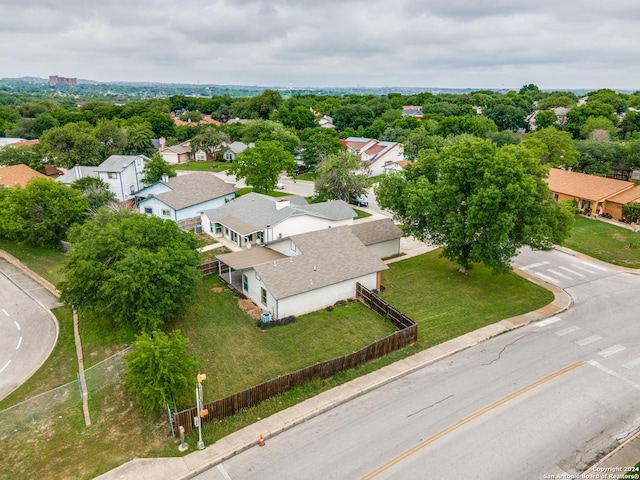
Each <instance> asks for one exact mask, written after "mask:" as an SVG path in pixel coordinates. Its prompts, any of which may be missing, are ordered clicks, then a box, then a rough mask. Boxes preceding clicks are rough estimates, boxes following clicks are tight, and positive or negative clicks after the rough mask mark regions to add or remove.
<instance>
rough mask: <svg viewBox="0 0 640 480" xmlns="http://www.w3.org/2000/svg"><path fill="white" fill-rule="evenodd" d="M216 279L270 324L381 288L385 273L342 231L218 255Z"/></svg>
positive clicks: (315, 233)
mask: <svg viewBox="0 0 640 480" xmlns="http://www.w3.org/2000/svg"><path fill="white" fill-rule="evenodd" d="M217 259H218V260H219V261H220V262H221V264H222V265H224V266H225V267H226V269H225V271H224V272H223V273H222V275H221V277H220V278H222V279H223V280H225V281H227V282H229V283H230V284H231V285H232V286H234V287H235V288H237V289H238V290H239V291H241V292H242V293H244V294H245V295H246V296H247V297H249V298H250V299H251V300H253V302H254V303H255V304H256V305H259V306H261V307H262V308H263V309H264V310H265V311H269V312H271V314H272V317H273V318H275V319H278V318H284V317H287V316H290V315H301V314H304V313H308V312H312V311H314V310H318V309H321V308H324V307H327V306H329V305H333V304H335V303H336V302H338V301H343V300H347V299H349V298H353V297H355V295H356V283H361V284H362V285H364V286H365V287H367V288H369V289H372V290H373V289H379V288H380V274H381V272H382V271H383V270H386V269H387V268H388V267H387V266H386V265H385V263H384V262H383V261H382V260H381V259H380V258H379V257H378V256H377V255H375V254H374V253H372V252H371V251H370V250H368V249H367V247H365V246H364V245H363V243H362V242H361V241H360V240H359V239H358V237H357V236H356V235H355V234H354V233H353V232H352V231H351V229H350V228H349V227H347V226H342V227H336V228H325V229H323V230H317V231H313V232H309V233H302V234H298V235H293V236H291V237H290V238H288V239H283V240H279V241H277V242H274V243H272V244H270V245H269V246H255V247H253V248H251V249H248V250H243V251H240V252H235V253H229V254H223V255H218V256H217Z"/></svg>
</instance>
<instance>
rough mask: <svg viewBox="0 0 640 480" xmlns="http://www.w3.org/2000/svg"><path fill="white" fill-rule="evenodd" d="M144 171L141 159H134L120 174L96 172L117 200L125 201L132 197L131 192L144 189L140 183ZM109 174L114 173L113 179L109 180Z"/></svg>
mask: <svg viewBox="0 0 640 480" xmlns="http://www.w3.org/2000/svg"><path fill="white" fill-rule="evenodd" d="M143 169H144V162H143V160H142V159H141V158H136V160H135V162H132V163H131V164H130V165H128V166H127V168H125V169H124V170H123V171H122V172H102V171H100V172H98V176H99V178H101V179H102V180H104V182H105V183H106V184H107V185H108V186H109V190H111V191H112V192H113V193H114V194H115V195H116V197H118V200H120V201H125V200H128V199H130V198H133V197H132V195H131V194H132V193H133V192H137V191H138V190H140V189H142V187H144V184H143V183H142V177H143V173H142V170H143ZM109 173H115V178H109Z"/></svg>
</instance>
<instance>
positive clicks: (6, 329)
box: [0, 259, 58, 399]
mask: <svg viewBox="0 0 640 480" xmlns="http://www.w3.org/2000/svg"><path fill="white" fill-rule="evenodd" d="M27 292H28V293H27ZM45 305H46V307H45ZM54 305H56V300H55V298H54V297H53V295H52V294H50V293H48V292H47V291H46V290H45V289H44V288H42V287H41V286H40V285H38V284H37V283H36V282H34V281H33V280H32V279H31V278H29V277H27V276H26V275H24V274H23V273H22V272H20V271H19V270H18V269H16V268H15V267H13V266H12V265H10V264H9V263H7V262H6V261H5V260H3V259H0V399H2V398H4V397H6V396H7V395H8V394H9V393H11V392H12V391H13V390H15V389H16V388H17V387H18V386H20V385H21V384H22V383H23V382H25V381H26V380H27V379H28V378H29V377H30V376H31V375H33V373H34V372H35V371H36V370H37V369H38V368H39V367H40V366H41V365H42V364H43V363H44V361H45V360H46V359H47V357H48V356H49V354H50V353H51V350H52V349H53V347H54V346H55V344H56V341H57V338H58V325H57V322H56V320H55V318H53V317H52V315H51V313H50V312H49V311H48V310H47V308H51V307H52V306H54Z"/></svg>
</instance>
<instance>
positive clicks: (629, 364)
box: [622, 358, 640, 370]
mask: <svg viewBox="0 0 640 480" xmlns="http://www.w3.org/2000/svg"><path fill="white" fill-rule="evenodd" d="M638 365H640V358H636V359H635V360H631V361H630V362H627V363H623V364H622V366H623V367H624V368H627V369H629V370H631V369H632V368H635V367H637V366H638Z"/></svg>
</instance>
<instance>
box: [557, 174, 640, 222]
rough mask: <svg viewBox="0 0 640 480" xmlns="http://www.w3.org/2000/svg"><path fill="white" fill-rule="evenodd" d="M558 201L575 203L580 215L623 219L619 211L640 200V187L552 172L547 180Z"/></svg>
mask: <svg viewBox="0 0 640 480" xmlns="http://www.w3.org/2000/svg"><path fill="white" fill-rule="evenodd" d="M546 181H547V184H548V185H549V190H550V191H551V195H552V196H553V198H555V199H556V200H557V201H559V202H562V201H564V200H575V201H576V202H577V204H578V209H579V210H580V212H581V213H583V214H585V215H589V216H594V215H603V214H608V215H611V217H612V218H614V219H616V220H619V219H621V218H622V207H623V206H624V205H626V204H627V203H631V202H634V201H638V199H640V186H638V185H636V184H635V183H633V182H627V181H625V180H616V179H613V178H605V177H597V176H595V175H587V174H585V173H577V172H570V171H567V170H561V169H559V168H551V169H550V170H549V177H548V178H547V179H546Z"/></svg>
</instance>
